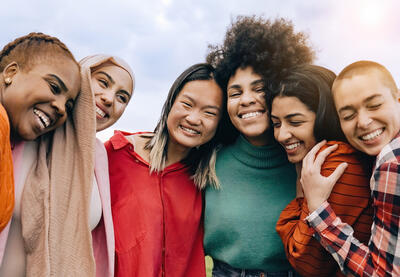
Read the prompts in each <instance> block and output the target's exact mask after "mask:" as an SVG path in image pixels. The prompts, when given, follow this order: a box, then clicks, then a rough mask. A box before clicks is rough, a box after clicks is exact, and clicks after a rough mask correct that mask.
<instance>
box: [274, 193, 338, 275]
mask: <svg viewBox="0 0 400 277" xmlns="http://www.w3.org/2000/svg"><path fill="white" fill-rule="evenodd" d="M307 215H308V208H307V203H306V202H305V201H304V198H296V199H294V200H293V201H292V202H290V203H289V205H288V206H287V207H286V208H285V209H284V210H283V211H282V213H281V215H280V217H279V220H278V222H277V225H276V231H277V232H278V234H279V236H280V237H281V239H282V242H283V245H284V248H285V252H286V256H287V258H288V260H289V262H290V264H291V265H292V267H293V268H294V269H295V270H296V271H297V272H298V273H299V274H300V275H302V276H318V277H320V276H332V275H333V274H334V273H335V271H337V270H338V267H337V265H336V262H335V260H334V259H333V258H332V257H331V255H330V254H329V253H328V252H326V250H325V249H324V248H323V247H322V246H321V245H320V244H319V242H318V241H317V240H315V239H314V238H313V237H312V235H313V233H314V231H313V229H312V228H310V227H309V226H308V225H307V223H306V222H305V221H304V219H305V218H306V217H307Z"/></svg>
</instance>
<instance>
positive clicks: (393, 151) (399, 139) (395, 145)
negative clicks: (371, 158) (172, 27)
mask: <svg viewBox="0 0 400 277" xmlns="http://www.w3.org/2000/svg"><path fill="white" fill-rule="evenodd" d="M384 163H391V164H400V135H399V134H398V135H397V136H396V137H395V138H394V139H393V140H392V141H391V142H390V143H389V144H387V145H386V146H385V147H383V149H382V150H381V152H380V153H379V154H378V156H377V157H376V167H379V166H380V165H381V164H384Z"/></svg>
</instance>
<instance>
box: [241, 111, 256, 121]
mask: <svg viewBox="0 0 400 277" xmlns="http://www.w3.org/2000/svg"><path fill="white" fill-rule="evenodd" d="M260 114H261V112H251V113H245V114H242V116H241V117H242V118H243V119H246V118H250V117H255V116H257V115H260Z"/></svg>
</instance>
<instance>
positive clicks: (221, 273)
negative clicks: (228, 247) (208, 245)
mask: <svg viewBox="0 0 400 277" xmlns="http://www.w3.org/2000/svg"><path fill="white" fill-rule="evenodd" d="M212 276H213V277H299V276H300V275H298V274H297V273H296V272H295V271H293V270H289V271H279V272H264V271H261V270H254V269H237V268H234V267H231V266H230V265H228V264H227V263H224V262H220V261H217V260H214V267H213V271H212Z"/></svg>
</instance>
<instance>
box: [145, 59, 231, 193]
mask: <svg viewBox="0 0 400 277" xmlns="http://www.w3.org/2000/svg"><path fill="white" fill-rule="evenodd" d="M197 80H215V76H214V67H212V66H211V65H210V64H207V63H199V64H195V65H192V66H191V67H189V68H188V69H186V70H185V71H184V72H182V74H181V75H179V77H178V78H177V79H176V80H175V82H174V83H173V85H172V87H171V89H170V90H169V93H168V96H167V100H166V101H165V103H164V106H163V109H162V112H161V117H160V119H159V121H158V123H157V126H156V128H155V130H154V136H153V137H151V139H150V140H149V141H148V142H147V143H146V146H145V149H148V150H150V172H154V171H155V172H160V171H162V170H163V169H164V168H165V163H166V161H167V153H168V138H169V133H168V127H167V119H168V115H169V112H170V111H171V108H172V106H173V104H174V102H175V99H176V97H177V96H178V94H179V93H180V91H181V90H182V88H183V87H184V86H185V84H186V83H188V82H191V81H197ZM223 99H224V101H223V108H224V109H225V106H226V96H225V94H224V96H223ZM218 128H219V127H218ZM220 132H221V131H219V129H217V133H216V134H220ZM216 147H217V142H216V136H214V138H212V139H211V140H210V141H209V142H207V143H205V144H203V145H201V146H200V147H199V148H193V149H192V150H191V151H190V152H189V155H188V156H187V157H186V158H185V160H184V161H183V162H185V163H186V164H188V165H189V166H190V168H191V170H192V172H193V179H194V182H195V184H196V186H197V187H199V188H204V187H205V186H206V185H207V183H209V184H212V185H214V186H216V187H218V184H219V183H218V179H217V176H216V174H215V159H216Z"/></svg>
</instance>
